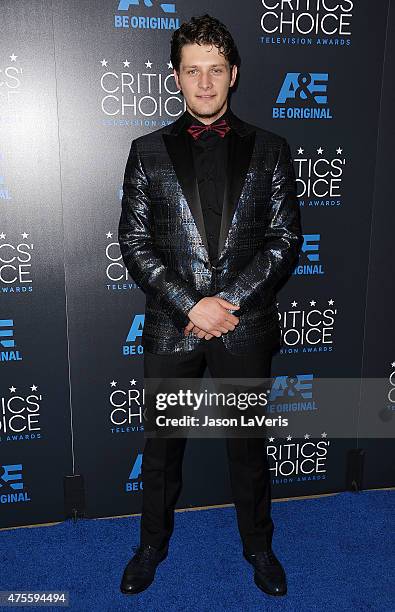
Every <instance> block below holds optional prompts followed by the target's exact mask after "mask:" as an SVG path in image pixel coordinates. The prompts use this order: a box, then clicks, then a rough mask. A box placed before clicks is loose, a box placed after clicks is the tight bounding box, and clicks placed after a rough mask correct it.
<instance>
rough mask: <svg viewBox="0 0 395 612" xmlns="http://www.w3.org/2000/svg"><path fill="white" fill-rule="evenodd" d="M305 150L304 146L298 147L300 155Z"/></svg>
mask: <svg viewBox="0 0 395 612" xmlns="http://www.w3.org/2000/svg"><path fill="white" fill-rule="evenodd" d="M303 152H304V149H302V147H299V149H298V155H302V153H303Z"/></svg>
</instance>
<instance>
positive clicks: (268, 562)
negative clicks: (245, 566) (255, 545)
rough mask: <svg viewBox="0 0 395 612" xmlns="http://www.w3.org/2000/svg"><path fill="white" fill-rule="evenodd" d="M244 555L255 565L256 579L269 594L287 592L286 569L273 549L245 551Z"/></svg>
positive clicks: (258, 584) (259, 585)
mask: <svg viewBox="0 0 395 612" xmlns="http://www.w3.org/2000/svg"><path fill="white" fill-rule="evenodd" d="M243 555H244V557H245V558H246V559H247V561H248V562H249V563H251V565H253V566H254V569H255V572H254V581H255V584H256V585H257V587H259V588H260V589H261V590H262V591H264V592H265V593H267V594H268V595H285V594H286V592H287V579H286V576H285V571H284V568H283V566H282V565H281V563H280V561H279V560H278V559H277V557H276V555H275V554H274V552H273V551H272V549H269V550H262V551H259V552H256V553H246V552H245V551H243Z"/></svg>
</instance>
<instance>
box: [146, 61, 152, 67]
mask: <svg viewBox="0 0 395 612" xmlns="http://www.w3.org/2000/svg"><path fill="white" fill-rule="evenodd" d="M145 65H146V67H147V68H151V66H152V62H150V61H149V60H147V61H146V62H145Z"/></svg>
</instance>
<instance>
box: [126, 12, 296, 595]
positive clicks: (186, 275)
mask: <svg viewBox="0 0 395 612" xmlns="http://www.w3.org/2000/svg"><path fill="white" fill-rule="evenodd" d="M171 61H172V65H173V69H174V78H175V80H176V84H177V86H178V87H179V89H180V90H181V91H182V94H183V96H184V98H185V102H186V109H187V110H186V111H185V112H184V113H183V115H182V116H181V117H180V118H179V119H177V121H175V122H174V123H172V124H171V125H169V126H166V127H164V128H161V129H159V130H156V131H154V132H152V133H150V134H147V135H145V136H141V137H139V138H136V139H135V140H134V141H133V142H132V145H131V149H130V153H129V157H128V160H127V164H126V169H125V177H124V186H123V199H122V214H121V218H120V223H119V244H120V248H121V252H122V255H123V259H124V262H125V265H126V266H127V268H128V270H129V272H130V275H131V277H132V278H133V279H134V280H135V282H136V283H137V284H138V286H139V287H140V288H141V289H142V290H143V291H144V292H145V294H146V298H147V299H146V314H145V323H144V331H143V338H142V344H143V346H144V376H145V377H146V378H161V379H166V377H169V378H170V377H171V378H176V377H178V378H183V377H190V378H199V377H202V376H203V373H204V371H205V368H206V365H207V366H208V369H209V371H210V374H211V376H212V377H213V378H216V377H218V378H220V377H228V378H233V377H238V376H240V372H248V376H249V377H251V378H259V379H262V378H267V377H269V376H270V368H271V358H272V353H273V351H274V350H276V349H278V348H279V346H280V343H281V331H280V326H279V317H278V311H277V308H276V293H275V292H276V287H277V285H278V283H279V282H280V281H283V280H284V279H285V278H286V277H287V276H288V274H289V273H291V272H292V269H293V266H294V264H295V263H296V260H297V257H298V254H299V250H300V247H301V244H302V241H303V240H302V232H301V226H300V213H299V206H298V202H297V197H296V189H295V175H294V169H293V165H292V160H291V155H290V148H289V145H288V143H287V141H286V140H285V139H284V138H283V137H281V136H279V135H277V134H274V133H273V132H269V131H267V130H264V129H262V128H259V127H257V126H254V125H251V124H248V123H246V122H245V121H243V120H241V119H240V118H238V117H237V116H236V115H234V114H233V113H232V111H231V110H230V108H229V106H228V96H229V93H230V89H231V88H232V87H233V85H234V83H235V81H236V77H237V71H238V64H239V56H238V52H237V48H236V46H235V43H234V41H233V39H232V37H231V35H230V33H229V32H228V30H227V29H226V27H225V26H224V25H223V24H222V23H220V22H219V21H218V20H217V19H214V18H212V17H210V16H209V15H203V16H202V17H199V18H192V19H191V20H190V22H188V23H184V24H182V26H181V27H180V28H179V29H178V30H177V31H175V32H174V34H173V37H172V41H171ZM234 313H235V314H234ZM185 443H186V438H170V437H167V438H148V439H146V443H145V448H144V454H143V464H142V477H143V480H144V492H143V508H142V517H141V533H140V546H139V547H138V549H137V552H136V554H135V555H134V557H133V558H132V559H131V560H130V561H129V563H128V564H127V566H126V568H125V571H124V574H123V577H122V582H121V590H122V592H123V593H128V594H134V593H138V592H140V591H143V590H144V589H146V588H147V587H148V586H149V585H150V584H151V583H152V581H153V579H154V576H155V571H156V567H157V565H158V564H159V563H160V562H161V561H162V560H163V559H164V558H165V557H166V556H167V551H168V545H169V540H170V537H171V534H172V532H173V527H174V508H175V505H176V502H177V499H178V496H179V493H180V490H181V483H182V473H181V469H182V460H183V454H184V449H185ZM226 443H227V454H228V461H229V469H230V477H231V484H232V491H233V497H234V501H235V507H236V513H237V522H238V527H239V531H240V536H241V539H242V543H243V554H244V556H245V558H246V559H247V560H248V561H249V562H250V563H251V564H252V565H253V566H254V570H255V572H254V577H255V582H256V584H257V586H258V587H260V588H261V589H262V590H263V591H265V592H266V593H268V594H271V595H284V594H285V593H286V576H285V572H284V569H283V567H282V566H281V564H280V562H279V561H278V559H277V558H276V556H275V555H274V552H273V550H272V546H271V543H272V535H273V529H274V525H273V521H272V519H271V516H270V510H271V489H270V474H269V466H268V461H267V454H266V447H265V439H264V438H235V437H232V438H227V439H226Z"/></svg>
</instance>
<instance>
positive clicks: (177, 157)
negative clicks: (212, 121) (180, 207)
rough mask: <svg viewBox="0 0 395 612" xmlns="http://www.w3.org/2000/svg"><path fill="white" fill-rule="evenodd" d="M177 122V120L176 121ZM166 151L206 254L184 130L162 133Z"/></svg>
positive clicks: (190, 156) (191, 161) (199, 210)
mask: <svg viewBox="0 0 395 612" xmlns="http://www.w3.org/2000/svg"><path fill="white" fill-rule="evenodd" d="M176 123H178V122H176ZM163 139H164V141H165V145H166V148H167V152H168V154H169V157H170V159H171V161H172V164H173V167H174V171H175V173H176V175H177V179H178V182H179V183H180V187H181V189H182V191H183V193H184V196H185V199H186V201H187V204H188V206H189V209H190V211H191V213H192V216H193V218H194V220H195V224H196V227H197V229H198V231H199V234H200V236H201V238H202V240H203V243H204V246H205V248H206V251H207V255H208V241H207V236H206V229H205V226H204V219H203V211H202V206H201V202H200V195H199V187H198V183H197V180H196V175H195V172H194V164H193V157H192V150H191V144H190V136H189V135H188V133H187V132H186V131H185V130H184V131H180V132H179V133H171V134H163Z"/></svg>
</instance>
